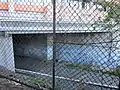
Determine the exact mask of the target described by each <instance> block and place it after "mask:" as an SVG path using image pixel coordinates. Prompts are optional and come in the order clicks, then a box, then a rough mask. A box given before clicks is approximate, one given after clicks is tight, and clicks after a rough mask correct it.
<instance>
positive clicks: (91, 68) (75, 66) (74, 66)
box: [66, 63, 120, 77]
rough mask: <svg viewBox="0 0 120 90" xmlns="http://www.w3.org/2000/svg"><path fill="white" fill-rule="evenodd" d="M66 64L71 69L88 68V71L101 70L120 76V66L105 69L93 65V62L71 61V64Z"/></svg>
mask: <svg viewBox="0 0 120 90" xmlns="http://www.w3.org/2000/svg"><path fill="white" fill-rule="evenodd" d="M66 66H67V67H68V68H71V69H81V70H86V71H90V72H96V73H99V72H101V73H103V74H108V75H114V76H118V77H120V67H117V68H115V69H114V70H109V71H104V70H102V69H100V66H97V65H92V64H79V63H78V64H77V63H71V64H66Z"/></svg>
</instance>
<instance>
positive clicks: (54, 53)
mask: <svg viewBox="0 0 120 90" xmlns="http://www.w3.org/2000/svg"><path fill="white" fill-rule="evenodd" d="M55 39H56V0H53V87H52V88H53V90H55V61H56V42H55Z"/></svg>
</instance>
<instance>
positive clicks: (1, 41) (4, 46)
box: [0, 32, 15, 71]
mask: <svg viewBox="0 0 120 90" xmlns="http://www.w3.org/2000/svg"><path fill="white" fill-rule="evenodd" d="M0 33H1V32H0ZM0 67H2V68H3V69H4V68H5V69H7V70H10V71H15V63H14V53H13V41H12V36H11V35H5V34H4V35H2V34H1V35H0Z"/></svg>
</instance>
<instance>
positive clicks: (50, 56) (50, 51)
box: [47, 34, 53, 60]
mask: <svg viewBox="0 0 120 90" xmlns="http://www.w3.org/2000/svg"><path fill="white" fill-rule="evenodd" d="M52 59H53V36H52V35H51V34H47V60H52Z"/></svg>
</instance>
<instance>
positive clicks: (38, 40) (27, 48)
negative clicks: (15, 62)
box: [13, 34, 47, 60]
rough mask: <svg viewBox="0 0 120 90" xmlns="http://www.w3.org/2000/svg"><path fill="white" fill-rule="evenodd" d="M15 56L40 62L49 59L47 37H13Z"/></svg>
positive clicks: (40, 35)
mask: <svg viewBox="0 0 120 90" xmlns="http://www.w3.org/2000/svg"><path fill="white" fill-rule="evenodd" d="M13 45H14V55H15V56H23V57H29V58H35V59H40V60H45V59H47V35H45V34H39V35H38V34H29V35H27V34H26V35H25V34H24V35H13Z"/></svg>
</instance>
